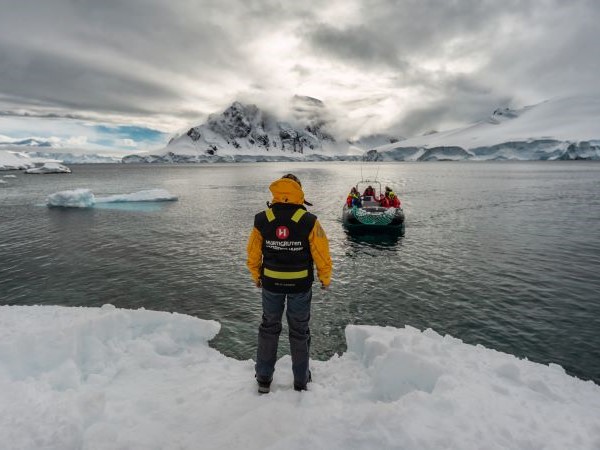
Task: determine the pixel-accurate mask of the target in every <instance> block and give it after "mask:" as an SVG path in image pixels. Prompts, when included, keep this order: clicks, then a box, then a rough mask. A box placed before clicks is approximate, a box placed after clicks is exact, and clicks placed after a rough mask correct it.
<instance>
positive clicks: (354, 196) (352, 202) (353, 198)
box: [346, 187, 362, 208]
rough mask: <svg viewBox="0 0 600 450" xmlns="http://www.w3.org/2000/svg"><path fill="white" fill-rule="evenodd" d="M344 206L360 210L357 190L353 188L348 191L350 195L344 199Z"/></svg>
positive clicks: (360, 202) (360, 204) (360, 203)
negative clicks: (355, 207)
mask: <svg viewBox="0 0 600 450" xmlns="http://www.w3.org/2000/svg"><path fill="white" fill-rule="evenodd" d="M346 205H348V207H349V208H350V207H352V206H357V207H359V208H360V207H361V206H362V201H361V200H360V194H359V193H358V189H356V188H355V187H353V188H352V189H351V190H350V194H348V198H347V199H346Z"/></svg>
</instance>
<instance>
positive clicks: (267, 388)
mask: <svg viewBox="0 0 600 450" xmlns="http://www.w3.org/2000/svg"><path fill="white" fill-rule="evenodd" d="M272 381H273V378H271V379H270V380H268V379H266V378H259V377H256V382H257V383H258V393H259V394H268V393H269V392H271V382H272Z"/></svg>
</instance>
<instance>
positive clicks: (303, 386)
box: [294, 370, 312, 391]
mask: <svg viewBox="0 0 600 450" xmlns="http://www.w3.org/2000/svg"><path fill="white" fill-rule="evenodd" d="M311 381H312V374H311V373H310V370H309V371H308V380H306V383H302V384H301V383H296V382H295V381H294V390H295V391H307V390H308V389H307V388H306V385H307V384H308V383H310V382H311Z"/></svg>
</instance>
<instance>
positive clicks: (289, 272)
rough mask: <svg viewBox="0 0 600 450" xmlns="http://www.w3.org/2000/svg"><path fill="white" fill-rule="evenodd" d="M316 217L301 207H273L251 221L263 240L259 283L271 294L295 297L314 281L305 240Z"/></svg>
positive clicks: (276, 204)
mask: <svg viewBox="0 0 600 450" xmlns="http://www.w3.org/2000/svg"><path fill="white" fill-rule="evenodd" d="M316 220H317V217H316V216H315V215H314V214H311V213H309V212H308V211H306V209H305V208H304V206H301V205H293V204H288V203H275V204H274V205H273V206H272V207H271V208H269V209H267V210H266V211H263V212H260V213H258V214H257V215H256V216H255V217H254V226H255V227H256V229H257V230H258V231H259V232H260V234H261V235H262V238H263V242H262V254H263V261H262V269H261V280H262V284H263V287H264V288H265V289H266V290H268V291H271V292H278V293H295V292H304V291H307V290H308V289H310V287H311V285H312V282H313V280H314V274H313V259H312V256H311V253H310V243H309V240H308V236H309V234H310V232H311V230H312V229H313V227H314V226H315V221H316Z"/></svg>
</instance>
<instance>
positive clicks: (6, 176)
mask: <svg viewBox="0 0 600 450" xmlns="http://www.w3.org/2000/svg"><path fill="white" fill-rule="evenodd" d="M3 178H17V176H16V175H4V177H3Z"/></svg>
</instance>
